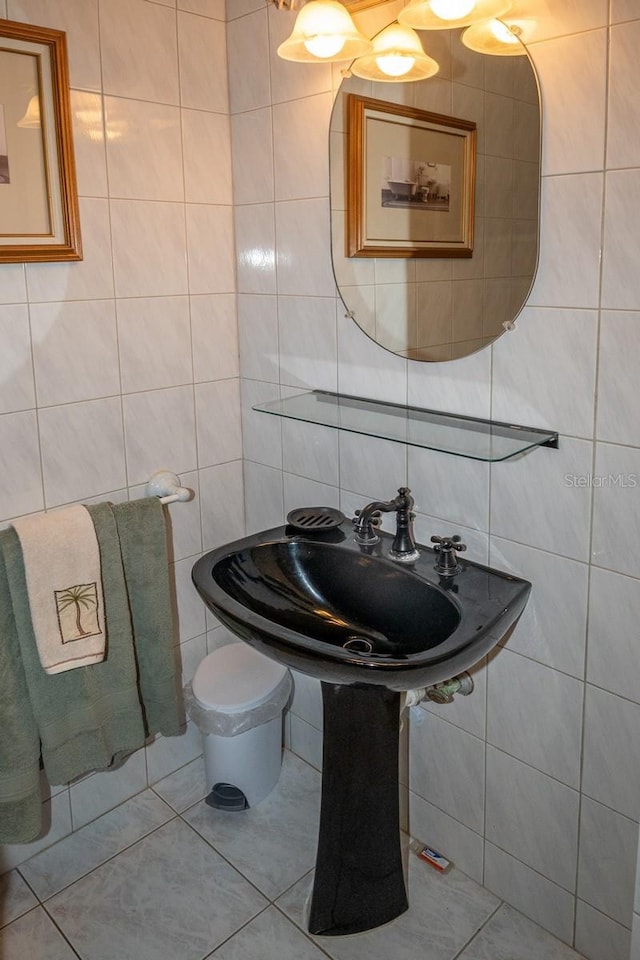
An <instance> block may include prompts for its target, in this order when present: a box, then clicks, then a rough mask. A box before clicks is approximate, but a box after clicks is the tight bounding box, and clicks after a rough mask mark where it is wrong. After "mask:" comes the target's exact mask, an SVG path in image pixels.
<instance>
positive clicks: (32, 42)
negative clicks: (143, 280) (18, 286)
mask: <svg viewBox="0 0 640 960" xmlns="http://www.w3.org/2000/svg"><path fill="white" fill-rule="evenodd" d="M81 259H82V243H81V236H80V216H79V209H78V195H77V185H76V173H75V160H74V154H73V135H72V121H71V105H70V97H69V69H68V60H67V46H66V35H65V33H64V32H63V31H61V30H53V29H50V28H49V27H38V26H34V25H32V24H24V23H17V22H14V21H12V20H0V263H23V262H31V261H57V260H81Z"/></svg>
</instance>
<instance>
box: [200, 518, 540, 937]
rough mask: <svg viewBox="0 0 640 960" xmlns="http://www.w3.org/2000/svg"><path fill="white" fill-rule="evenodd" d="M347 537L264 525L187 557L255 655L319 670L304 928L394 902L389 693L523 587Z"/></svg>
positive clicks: (464, 642)
mask: <svg viewBox="0 0 640 960" xmlns="http://www.w3.org/2000/svg"><path fill="white" fill-rule="evenodd" d="M390 543H391V538H390V537H388V536H387V535H386V534H384V533H383V534H381V539H380V542H379V543H376V544H375V545H373V546H361V545H359V544H358V543H356V542H355V540H354V538H353V532H352V528H351V523H350V521H346V522H345V523H343V524H342V525H341V526H339V527H337V528H335V529H333V530H331V531H327V532H325V533H322V534H315V535H309V534H300V533H299V532H298V531H296V530H295V529H293V528H291V527H276V528H275V529H272V530H266V531H262V532H261V533H257V534H254V535H253V536H250V537H245V538H244V539H242V540H238V541H236V542H235V543H230V544H227V545H225V546H223V547H219V548H218V549H216V550H212V551H211V552H210V553H208V554H206V555H205V556H203V557H202V558H201V559H200V560H198V561H197V563H196V564H195V565H194V568H193V582H194V584H195V586H196V589H197V590H198V592H199V593H200V595H201V596H202V598H203V599H204V601H205V603H206V604H207V605H208V606H209V607H210V609H211V610H212V611H213V612H214V613H215V615H216V616H217V617H218V618H219V619H220V620H221V621H222V622H223V623H224V624H226V625H227V626H228V627H229V629H230V630H232V631H233V632H234V633H235V634H237V635H238V636H239V637H241V638H242V639H243V640H245V641H246V642H247V643H249V644H251V645H252V646H253V647H255V648H256V649H257V650H259V651H260V652H261V653H263V654H265V655H266V656H268V657H271V658H272V659H275V660H277V661H278V662H280V663H283V664H285V665H286V666H288V667H291V668H293V669H294V670H299V671H301V672H302V673H306V674H308V675H310V676H312V677H316V678H317V679H319V680H321V681H322V698H323V709H324V744H323V773H322V806H321V814H320V832H319V838H318V852H317V859H316V872H315V880H314V890H313V896H312V901H311V910H310V917H309V930H310V932H311V933H315V934H324V935H343V934H350V933H358V932H361V931H363V930H369V929H371V928H373V927H376V926H379V925H380V924H382V923H387V922H388V921H389V920H392V919H394V918H395V917H397V916H398V915H399V914H401V913H402V912H403V911H404V910H406V909H407V906H408V902H407V895H406V890H405V884H404V877H403V869H402V858H401V850H400V828H399V809H398V737H399V727H400V706H401V698H402V691H406V690H411V689H415V688H421V687H426V686H431V685H433V684H436V683H440V682H442V681H444V680H448V679H450V678H451V677H454V676H456V675H457V674H459V673H461V672H463V671H464V670H467V669H468V668H469V667H471V666H473V665H474V664H475V663H477V662H478V661H479V660H481V659H482V657H483V656H484V655H485V654H486V653H488V651H489V650H490V649H491V648H492V647H494V646H495V644H496V643H497V642H498V641H499V640H500V639H502V637H504V636H505V634H506V633H507V631H508V630H509V629H510V628H511V627H512V626H513V624H514V623H515V622H516V620H517V619H518V617H519V616H520V613H521V612H522V610H523V608H524V605H525V603H526V601H527V598H528V595H529V592H530V589H531V584H530V583H528V582H527V581H526V580H521V579H519V578H517V577H513V576H511V575H510V574H506V573H502V572H500V571H498V570H493V569H491V568H489V567H484V566H481V565H480V564H475V563H472V562H470V561H463V560H460V572H459V573H458V574H457V575H456V576H455V577H441V576H439V575H438V574H437V573H436V571H435V569H434V561H435V556H434V553H433V551H432V550H431V549H430V548H429V547H420V546H419V551H420V556H419V558H418V560H416V561H415V563H412V564H411V565H402V564H398V563H395V562H393V561H391V560H389V559H388V558H387V555H386V554H387V551H388V549H389V545H390Z"/></svg>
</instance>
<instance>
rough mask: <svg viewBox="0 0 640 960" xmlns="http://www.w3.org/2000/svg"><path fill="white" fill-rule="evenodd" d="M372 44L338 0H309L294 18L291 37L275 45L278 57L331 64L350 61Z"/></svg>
mask: <svg viewBox="0 0 640 960" xmlns="http://www.w3.org/2000/svg"><path fill="white" fill-rule="evenodd" d="M371 47H372V44H371V41H370V40H368V39H367V38H366V37H365V36H364V34H362V33H360V31H359V30H358V29H357V27H356V25H355V24H354V22H353V20H352V19H351V16H350V15H349V13H348V12H347V10H346V8H345V7H343V6H342V4H341V3H338V0H309V2H308V3H306V4H305V5H304V7H303V8H302V10H301V11H300V13H299V14H298V16H297V17H296V22H295V25H294V27H293V32H292V33H291V36H290V37H288V38H287V39H286V40H285V41H284V43H281V44H280V46H279V47H278V56H279V57H282V59H283V60H295V61H297V62H301V63H305V62H314V61H316V62H317V61H320V62H321V63H330V62H331V61H333V60H352V59H353V58H354V57H359V56H362V55H363V54H365V53H368V52H369V50H371Z"/></svg>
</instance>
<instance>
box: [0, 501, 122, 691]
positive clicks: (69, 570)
mask: <svg viewBox="0 0 640 960" xmlns="http://www.w3.org/2000/svg"><path fill="white" fill-rule="evenodd" d="M13 526H14V528H15V531H16V533H17V534H18V537H19V539H20V546H21V547H22V558H23V561H24V570H25V577H26V581H27V593H28V595H29V609H30V611H31V621H32V623H33V632H34V634H35V638H36V644H37V647H38V655H39V657H40V663H41V664H42V667H43V669H44V671H45V672H46V673H63V672H64V671H65V670H73V669H74V668H75V667H85V666H87V665H89V664H92V663H100V661H101V660H104V657H105V648H106V631H105V622H104V601H103V596H102V577H101V570H100V551H99V548H98V541H97V539H96V532H95V528H94V526H93V521H92V520H91V516H90V514H89V511H88V510H87V509H86V507H84V506H82V505H81V504H76V505H74V506H72V507H65V508H64V509H63V510H54V511H53V512H51V513H45V514H39V515H37V516H30V517H22V518H21V519H20V520H16V521H14V523H13Z"/></svg>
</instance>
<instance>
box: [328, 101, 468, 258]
mask: <svg viewBox="0 0 640 960" xmlns="http://www.w3.org/2000/svg"><path fill="white" fill-rule="evenodd" d="M347 118H348V126H347V178H346V179H347V231H346V233H347V251H346V253H347V256H348V257H397V258H413V257H471V256H472V254H473V223H474V193H475V173H476V124H475V123H474V122H473V121H471V120H461V119H458V118H456V117H448V116H444V115H442V114H437V113H429V112H427V111H426V110H418V109H416V108H414V107H407V106H405V105H404V104H400V103H390V102H387V101H384V100H374V99H371V98H370V97H361V96H358V95H356V94H348V99H347Z"/></svg>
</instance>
